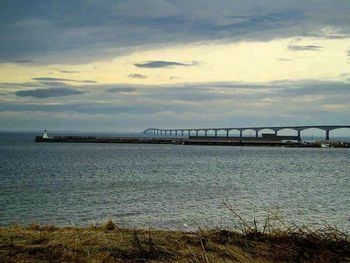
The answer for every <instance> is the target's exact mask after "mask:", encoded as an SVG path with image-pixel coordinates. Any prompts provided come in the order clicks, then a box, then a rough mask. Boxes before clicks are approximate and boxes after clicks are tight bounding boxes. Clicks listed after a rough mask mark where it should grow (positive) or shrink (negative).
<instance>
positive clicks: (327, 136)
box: [326, 130, 330, 141]
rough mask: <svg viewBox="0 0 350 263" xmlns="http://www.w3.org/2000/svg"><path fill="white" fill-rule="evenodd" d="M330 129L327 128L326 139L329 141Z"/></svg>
mask: <svg viewBox="0 0 350 263" xmlns="http://www.w3.org/2000/svg"><path fill="white" fill-rule="evenodd" d="M329 132H330V131H329V130H326V141H329Z"/></svg>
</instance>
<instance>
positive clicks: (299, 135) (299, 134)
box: [298, 130, 301, 141]
mask: <svg viewBox="0 0 350 263" xmlns="http://www.w3.org/2000/svg"><path fill="white" fill-rule="evenodd" d="M298 138H299V141H301V131H300V130H298Z"/></svg>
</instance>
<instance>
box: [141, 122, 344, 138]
mask: <svg viewBox="0 0 350 263" xmlns="http://www.w3.org/2000/svg"><path fill="white" fill-rule="evenodd" d="M342 128H348V129H350V125H308V126H278V127H271V126H266V127H242V128H199V129H192V128H188V129H158V128H148V129H146V130H145V131H144V132H143V133H144V134H148V135H170V136H172V135H174V136H178V135H181V136H184V135H188V136H199V133H202V134H204V136H205V137H208V132H214V136H215V137H218V132H221V131H224V132H225V133H226V137H230V132H231V131H239V137H240V138H242V137H243V132H244V131H246V130H252V131H255V137H259V131H262V130H271V131H273V132H274V134H275V135H278V132H279V131H281V130H285V129H289V130H294V131H296V132H297V134H298V137H299V138H300V137H301V132H302V131H304V130H307V129H320V130H323V131H325V133H326V140H329V138H330V137H329V134H330V131H332V130H336V129H342ZM201 136H202V135H201Z"/></svg>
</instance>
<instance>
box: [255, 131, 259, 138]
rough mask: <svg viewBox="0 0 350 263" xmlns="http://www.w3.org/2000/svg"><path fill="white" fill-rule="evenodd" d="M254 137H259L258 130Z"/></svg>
mask: <svg viewBox="0 0 350 263" xmlns="http://www.w3.org/2000/svg"><path fill="white" fill-rule="evenodd" d="M255 137H256V138H258V137H259V131H258V130H256V131H255Z"/></svg>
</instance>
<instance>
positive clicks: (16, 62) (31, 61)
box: [0, 59, 34, 64]
mask: <svg viewBox="0 0 350 263" xmlns="http://www.w3.org/2000/svg"><path fill="white" fill-rule="evenodd" d="M0 63H15V64H31V63H34V60H32V59H8V60H4V61H3V62H1V61H0Z"/></svg>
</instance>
